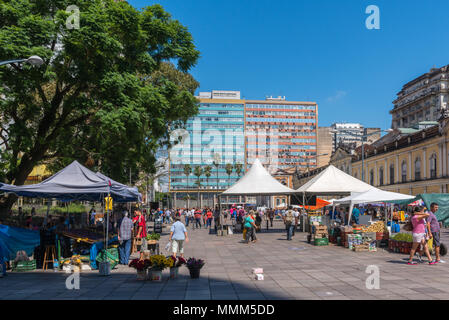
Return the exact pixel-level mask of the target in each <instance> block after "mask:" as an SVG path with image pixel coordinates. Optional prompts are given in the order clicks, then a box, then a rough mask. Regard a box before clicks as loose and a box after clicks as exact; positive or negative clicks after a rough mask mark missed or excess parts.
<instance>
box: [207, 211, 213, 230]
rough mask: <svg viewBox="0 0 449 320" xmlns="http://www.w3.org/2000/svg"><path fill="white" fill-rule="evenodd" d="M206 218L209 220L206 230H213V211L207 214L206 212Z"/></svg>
mask: <svg viewBox="0 0 449 320" xmlns="http://www.w3.org/2000/svg"><path fill="white" fill-rule="evenodd" d="M206 218H207V220H206V222H207V225H206V228H207V227H209V228H211V226H212V211H211V210H210V209H208V210H207V212H206Z"/></svg>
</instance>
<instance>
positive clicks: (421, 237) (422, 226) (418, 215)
mask: <svg viewBox="0 0 449 320" xmlns="http://www.w3.org/2000/svg"><path fill="white" fill-rule="evenodd" d="M428 217H429V214H428V213H426V212H424V207H421V206H418V207H416V208H415V211H414V212H413V216H412V218H411V223H412V225H413V245H412V249H411V250H410V258H409V261H408V263H407V264H409V265H416V264H417V263H416V262H415V261H413V256H414V255H415V252H416V250H417V249H418V247H419V246H420V245H422V246H423V248H424V252H425V254H426V256H427V259H429V264H435V262H433V261H432V257H431V256H430V253H429V248H428V247H427V238H426V220H425V219H426V218H428Z"/></svg>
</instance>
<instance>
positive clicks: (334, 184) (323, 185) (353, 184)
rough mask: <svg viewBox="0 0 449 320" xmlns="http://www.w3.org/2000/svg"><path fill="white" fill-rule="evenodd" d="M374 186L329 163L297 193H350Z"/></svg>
mask: <svg viewBox="0 0 449 320" xmlns="http://www.w3.org/2000/svg"><path fill="white" fill-rule="evenodd" d="M372 188H374V187H373V186H371V185H369V184H367V183H365V182H363V181H361V180H359V179H357V178H354V177H353V176H351V175H349V174H347V173H346V172H343V171H341V170H340V169H338V168H336V167H334V166H333V165H329V166H328V167H327V168H326V169H324V170H323V171H322V172H321V173H320V174H318V175H317V176H316V177H314V178H313V179H311V180H310V181H308V182H306V183H305V184H303V185H302V186H301V187H300V188H299V189H297V190H296V193H309V194H316V195H348V194H351V193H352V192H365V191H368V190H369V189H372Z"/></svg>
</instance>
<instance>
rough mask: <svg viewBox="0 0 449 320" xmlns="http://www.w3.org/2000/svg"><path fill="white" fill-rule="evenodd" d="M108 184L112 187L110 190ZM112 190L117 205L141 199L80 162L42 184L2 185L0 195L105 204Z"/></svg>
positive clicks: (131, 190) (130, 190)
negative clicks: (7, 194) (4, 193)
mask: <svg viewBox="0 0 449 320" xmlns="http://www.w3.org/2000/svg"><path fill="white" fill-rule="evenodd" d="M109 182H111V186H110V187H109ZM109 191H110V193H111V197H112V198H113V199H114V201H116V202H131V201H139V200H140V199H141V195H140V193H139V192H138V191H137V189H134V188H130V187H127V186H125V185H123V184H120V183H118V182H115V181H113V180H110V179H109V178H108V177H106V176H104V175H101V174H100V175H97V174H95V173H94V172H92V171H90V170H89V169H87V168H86V167H84V166H82V165H81V164H80V163H79V162H78V161H74V162H72V163H71V164H70V165H68V166H67V167H65V168H64V169H62V170H61V171H59V172H57V173H56V174H54V175H53V176H51V177H50V178H48V179H46V180H44V181H42V182H41V183H37V184H32V185H24V186H14V185H7V184H2V183H0V192H7V193H15V194H17V195H18V196H24V197H30V198H50V199H58V200H64V201H70V200H84V201H102V200H103V199H104V197H105V196H106V195H107V194H108V192H109Z"/></svg>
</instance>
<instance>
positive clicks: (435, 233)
mask: <svg viewBox="0 0 449 320" xmlns="http://www.w3.org/2000/svg"><path fill="white" fill-rule="evenodd" d="M437 211H438V203H435V202H433V203H432V204H431V205H430V212H429V217H428V218H427V229H428V230H430V232H429V236H430V234H431V235H432V236H431V237H432V238H433V247H434V248H435V262H436V263H439V262H441V261H440V223H439V222H438V219H437V217H436V216H435V212H437Z"/></svg>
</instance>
